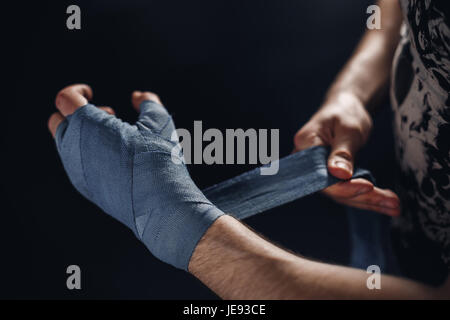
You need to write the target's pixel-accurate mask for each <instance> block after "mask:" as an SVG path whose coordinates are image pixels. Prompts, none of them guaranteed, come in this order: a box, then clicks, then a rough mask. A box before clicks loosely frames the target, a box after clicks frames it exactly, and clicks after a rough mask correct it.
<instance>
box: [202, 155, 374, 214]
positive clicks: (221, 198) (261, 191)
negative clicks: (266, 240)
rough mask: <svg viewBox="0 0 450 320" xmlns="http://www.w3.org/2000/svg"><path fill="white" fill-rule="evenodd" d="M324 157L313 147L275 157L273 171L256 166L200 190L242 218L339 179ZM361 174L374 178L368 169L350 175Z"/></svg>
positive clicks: (357, 170)
mask: <svg viewBox="0 0 450 320" xmlns="http://www.w3.org/2000/svg"><path fill="white" fill-rule="evenodd" d="M327 159H328V149H327V148H325V147H321V146H318V147H312V148H309V149H306V150H303V151H300V152H297V153H294V154H292V155H290V156H287V157H285V158H282V159H280V160H278V161H279V171H278V173H277V174H275V175H261V174H260V170H261V168H257V169H254V170H251V171H248V172H246V173H243V174H241V175H239V176H237V177H234V178H231V179H229V180H226V181H224V182H222V183H219V184H216V185H214V186H211V187H209V188H207V189H205V190H202V191H203V193H204V194H205V196H206V197H207V198H208V199H209V200H210V201H211V202H212V203H213V204H214V205H216V206H217V207H218V208H219V209H220V210H222V211H223V212H225V213H227V214H229V215H232V216H233V217H235V218H237V219H245V218H248V217H250V216H253V215H256V214H258V213H261V212H264V211H267V210H270V209H272V208H275V207H278V206H281V205H283V204H286V203H288V202H291V201H294V200H296V199H300V198H302V197H304V196H307V195H309V194H312V193H315V192H317V191H320V190H323V189H325V188H327V187H329V186H331V185H333V184H335V183H337V182H339V181H341V180H339V179H338V178H336V177H334V176H332V175H330V174H329V173H328V170H327ZM361 177H364V178H366V179H368V180H371V181H374V179H373V177H372V175H371V174H370V172H369V171H367V170H364V169H356V170H355V173H354V175H353V178H361Z"/></svg>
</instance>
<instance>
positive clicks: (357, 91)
mask: <svg viewBox="0 0 450 320" xmlns="http://www.w3.org/2000/svg"><path fill="white" fill-rule="evenodd" d="M378 5H379V7H380V9H381V30H367V31H366V33H365V34H364V36H363V38H362V39H361V41H360V43H359V45H358V46H357V48H356V50H355V52H354V54H353V56H352V57H351V58H350V60H349V61H348V62H347V64H346V65H345V67H344V68H343V69H342V70H341V72H340V73H339V75H338V76H337V78H336V80H335V81H334V83H333V84H332V86H331V87H330V89H329V91H328V94H327V100H328V99H334V98H335V97H336V96H337V95H339V94H342V93H347V94H350V95H352V96H354V97H356V98H357V99H358V100H359V101H360V103H361V104H362V105H364V106H365V107H366V108H368V109H369V110H370V111H372V110H373V109H374V108H375V107H376V106H377V104H378V102H379V100H380V98H382V97H383V95H384V93H385V89H386V88H387V84H388V79H389V76H390V72H391V68H392V60H393V57H394V53H395V49H396V48H397V44H398V41H399V37H400V36H399V33H400V26H401V24H402V15H401V9H400V5H399V3H398V1H397V0H380V1H379V2H378Z"/></svg>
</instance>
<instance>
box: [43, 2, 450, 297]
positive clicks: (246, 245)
mask: <svg viewBox="0 0 450 320" xmlns="http://www.w3.org/2000/svg"><path fill="white" fill-rule="evenodd" d="M425 3H426V5H424V6H422V5H419V4H418V2H416V1H412V0H411V1H403V3H402V4H403V10H407V11H406V13H407V14H406V15H405V16H406V17H417V14H412V13H411V12H410V11H411V10H412V11H414V10H417V12H421V11H420V10H433V12H441V11H438V9H437V8H436V7H434V4H435V3H433V1H431V2H430V1H425ZM436 3H440V2H438V1H436ZM379 5H380V7H381V9H382V12H383V13H384V14H383V16H384V18H383V29H382V31H376V30H371V31H367V32H366V34H365V35H364V37H363V39H362V41H361V43H360V45H359V47H358V49H357V50H356V52H355V54H354V55H353V57H352V58H351V60H350V61H349V63H348V64H347V65H346V67H345V68H344V69H343V71H342V72H341V73H340V75H339V76H338V78H337V80H336V81H335V83H334V84H333V85H332V87H331V89H330V91H329V93H328V95H327V98H326V99H325V103H324V105H323V106H322V107H321V108H320V109H319V111H318V112H317V113H316V114H315V115H314V116H313V117H312V119H311V120H310V121H309V122H308V123H307V124H306V125H305V126H304V127H303V128H302V129H301V130H300V131H299V132H298V133H297V135H296V136H295V138H294V144H295V150H303V149H306V148H308V147H310V146H313V145H329V146H331V149H332V151H331V154H330V157H329V161H328V169H329V171H330V173H331V174H333V175H335V176H337V177H338V178H341V179H349V178H351V175H352V170H353V163H354V158H355V155H356V152H357V150H358V149H359V148H360V147H361V146H362V145H363V144H364V142H365V141H366V139H367V137H368V135H369V132H370V128H371V126H372V121H371V118H370V113H369V112H370V111H371V110H373V109H372V108H373V106H375V105H376V103H375V102H376V100H378V98H379V94H380V92H381V91H382V88H383V87H384V86H385V84H386V82H387V81H388V79H389V73H390V71H389V70H390V68H391V65H392V61H393V58H394V51H395V47H396V46H397V43H399V37H398V35H397V34H398V31H399V29H400V26H401V14H400V8H399V7H398V3H397V2H396V1H391V0H381V1H380V2H379ZM408 12H409V13H408ZM422 12H423V11H422ZM438 20H439V19H438ZM439 21H442V20H439ZM422 25H423V23H422ZM426 25H427V26H431V27H433V26H434V27H436V25H438V27H437V29H438V30H439V31H440V32H443V31H445V30H448V28H447V29H445V28H443V27H442V26H440V25H439V23H437V24H436V23H430V24H426ZM410 28H411V27H410ZM410 36H411V33H410ZM433 39H435V38H433ZM440 39H444V37H443V36H442V37H440ZM445 39H447V40H448V36H447V38H445ZM429 40H431V39H429ZM447 45H448V44H447ZM406 46H409V48H410V50H411V48H414V47H413V44H412V41H411V42H408V41H407V38H406V35H405V36H404V38H402V39H401V41H400V48H401V49H399V50H400V51H397V54H396V59H395V60H396V62H394V66H395V67H394V68H395V69H398V65H399V64H401V63H400V62H398V61H399V60H400V59H401V57H403V55H401V54H399V52H404V49H403V48H404V47H406ZM447 48H448V47H447ZM417 51H419V50H417ZM437 51H439V50H437V49H436V55H437ZM426 52H427V54H428V58H429V59H431V60H432V61H436V60H433V59H437V58H436V56H431V53H430V50H427V51H426ZM446 57H447V58H448V52H447V56H446ZM437 61H438V62H439V64H436V63H435V64H434V65H433V67H429V68H434V69H432V71H431V72H433V74H434V72H437V73H439V74H441V77H439V80H442V78H443V79H447V80H448V79H449V78H448V70H449V69H448V64H445V63H443V62H445V61H447V62H448V59H447V60H445V57H443V56H442V55H441V56H440V59H437ZM411 63H418V62H417V61H415V60H414V61H411ZM403 64H404V63H403ZM436 65H437V67H436ZM422 67H423V66H422ZM430 70H431V69H425V71H428V72H430ZM422 71H424V70H419V71H417V74H418V75H417V78H418V79H417V80H415V77H413V80H411V86H412V84H413V83H415V81H417V82H418V81H419V80H420V81H422V82H423V75H422V74H420V72H422ZM397 72H400V70H399V69H398V70H397ZM442 74H446V77H447V78H445V77H442ZM396 78H398V77H394V79H396ZM436 78H438V77H437V76H435V78H431V80H432V79H436ZM431 80H430V81H431ZM438 83H440V82H438ZM433 86H436V83H434V82H430V83H428V84H427V83H422V84H421V86H417V88H419V87H421V88H422V89H423V88H425V87H427V89H426V90H429V91H428V94H429V95H428V97H429V98H427V99H428V100H427V101H428V102H429V103H428V105H427V107H428V106H429V107H430V108H436V109H438V110H439V108H441V109H444V110H445V108H446V110H447V114H448V108H449V107H448V104H447V105H445V101H444V102H442V100H438V98H441V97H440V96H439V95H436V94H435V91H438V90H436V88H435V87H433ZM395 87H397V86H395ZM433 88H434V89H433ZM411 90H414V89H411ZM424 90H425V89H424ZM447 94H448V91H447ZM395 95H396V96H398V94H395ZM91 96H92V91H91V89H90V88H89V87H88V86H86V85H74V86H70V87H67V88H65V89H63V90H62V91H60V93H59V94H58V95H57V99H56V106H57V108H58V110H59V111H58V112H56V113H54V114H53V115H52V116H51V117H50V119H49V122H48V126H49V130H50V131H51V133H52V134H53V136H55V134H57V129H58V126H59V125H60V124H61V123H62V122H64V121H65V118H66V117H68V116H71V115H73V114H74V112H76V110H78V109H79V108H81V107H83V106H85V105H86V104H87V102H88V100H89V99H90V97H91ZM447 99H448V98H447ZM148 100H150V101H155V102H156V103H158V104H161V101H160V100H159V97H158V96H156V95H155V94H153V93H150V92H138V91H137V92H134V93H133V96H132V102H133V106H134V107H135V108H136V109H139V106H140V105H141V103H142V102H143V101H148ZM405 100H406V101H405ZM439 101H440V102H441V103H442V104H441V105H440V104H439ZM396 102H397V103H398V104H394V108H395V107H398V108H399V109H402V112H403V111H404V110H403V109H404V108H408V107H409V104H410V103H413V107H415V108H417V107H419V105H420V103H421V102H423V100H422V101H416V100H414V99H413V98H411V99H410V100H408V97H406V98H405V97H404V99H403V100H401V101H397V100H396ZM447 102H448V101H447ZM432 103H433V104H432ZM436 105H437V107H436ZM102 109H103V110H104V111H106V112H107V113H110V114H114V111H113V110H112V109H111V108H107V107H102ZM436 109H435V110H436ZM398 112H400V111H398ZM443 113H444V114H445V111H444V112H443ZM429 114H430V116H434V115H436V114H439V113H437V112H436V113H433V112H429ZM396 117H397V115H396ZM400 119H401V122H400V125H401V123H403V121H404V120H403V116H400ZM438 120H440V119H438ZM428 122H430V123H429V124H428V128H429V129H430V130H431V132H426V128H421V129H420V130H419V131H418V133H422V132H425V133H424V135H425V136H426V138H427V139H436V138H437V137H438V136H439V135H438V134H437V135H435V136H434V137H433V136H432V135H433V134H435V133H436V131H434V130H432V129H433V126H436V125H437V126H438V128H440V125H441V126H445V125H446V124H447V125H448V122H447V123H445V122H444V123H441V124H440V125H439V122H438V121H435V122H433V121H431V119H428ZM409 127H413V126H409ZM413 129H414V128H413ZM413 129H409V128H403V130H413ZM438 132H439V131H438ZM444 132H445V131H444ZM396 138H397V139H398V141H399V142H398V143H400V144H401V145H405V144H407V141H404V140H401V139H402V138H404V136H402V135H400V134H397V135H396ZM439 139H442V138H439ZM421 141H423V140H421ZM437 146H439V145H436V147H437ZM444 147H445V145H444ZM414 150H415V149H412V150H406V148H405V149H403V151H402V153H401V154H400V155H399V156H400V159H403V158H402V156H405V152H412V151H414ZM441 151H442V150H441ZM445 151H447V154H445ZM439 154H441V155H442V154H443V157H441V158H439V157H438V155H439ZM424 155H425V156H428V158H427V159H426V163H427V167H430V168H431V169H433V168H436V165H428V162H429V161H431V162H436V163H437V164H440V163H441V162H444V163H445V161H446V163H447V167H446V170H447V171H445V170H444V172H443V174H444V177H445V174H446V175H447V178H448V174H449V171H448V149H447V150H445V149H444V150H443V152H441V153H432V152H430V153H429V154H427V153H424V154H421V156H424ZM445 157H446V158H445ZM414 160H416V158H413V159H409V158H408V159H407V160H403V162H402V164H405V165H408V164H409V166H413V165H414V164H415V163H414ZM408 161H409V162H408ZM418 165H421V164H420V163H419V164H418ZM422 166H423V164H422ZM433 177H434V176H430V179H434V180H431V184H432V185H433V186H434V185H437V184H438V183H440V188H441V189H444V191H445V190H446V189H445V184H444V187H442V177H441V180H440V181H436V179H435V178H433ZM186 178H189V177H186ZM423 178H424V176H423V174H422V175H417V177H416V179H423ZM410 181H411V180H408V182H410ZM444 182H445V180H444ZM447 183H448V182H447ZM405 186H406V187H408V185H405ZM409 187H410V186H409ZM436 189H438V188H436ZM414 191H416V192H423V193H424V195H428V194H427V193H426V192H424V191H425V190H423V189H422V188H419V189H417V190H414ZM159 192H164V190H162V191H161V190H160V191H159ZM324 192H325V193H326V194H327V195H329V196H330V197H332V198H333V199H335V200H336V201H338V202H341V203H344V204H346V205H348V206H353V207H357V208H362V209H369V210H372V211H378V212H381V213H386V214H389V215H393V216H396V215H398V214H399V213H400V202H399V198H398V197H397V195H396V194H395V193H393V192H392V191H390V190H382V189H379V188H377V187H374V186H373V185H372V184H371V183H370V182H369V181H366V180H362V179H354V180H348V181H344V182H341V183H338V184H336V185H334V186H332V187H330V188H328V189H326V190H325V191H324ZM437 192H438V194H437V195H436V196H435V198H434V199H441V200H440V201H434V203H435V204H437V205H435V207H432V209H433V210H439V208H440V207H439V206H443V208H447V211H445V212H443V215H444V216H445V214H446V218H447V221H448V219H449V216H448V212H449V211H448V201H449V199H448V197H445V194H443V193H442V192H441V191H439V190H438V191H437ZM407 195H409V193H407ZM401 196H403V194H402V193H401ZM418 197H419V196H417V195H416V197H415V198H414V199H418ZM439 197H440V198H439ZM402 203H403V202H402ZM417 207H418V206H411V207H410V206H409V204H408V205H406V206H405V205H404V208H403V209H405V208H406V209H409V210H411V208H417ZM426 212H428V211H426V210H424V211H422V212H421V213H419V212H417V211H415V212H414V211H411V213H410V215H407V216H406V217H404V218H403V219H408V217H410V216H411V215H413V214H415V215H416V217H417V215H420V214H425V213H426ZM433 213H435V214H437V213H442V212H436V211H433ZM428 225H429V224H426V223H425V224H422V225H416V226H415V227H420V226H422V228H423V227H427V226H428ZM435 229H436V228H434V229H433V228H431V230H435ZM439 230H440V232H441V233H439V234H437V235H436V238H435V239H440V240H442V239H445V238H443V237H441V236H439V235H441V234H442V230H443V229H442V228H441V229H439ZM422 231H423V232H424V234H426V235H427V236H428V237H430V233H429V232H425V231H424V230H422ZM444 231H445V228H444ZM448 231H449V230H448V229H447V235H448ZM431 234H432V233H431ZM405 239H407V238H405ZM443 244H445V243H443ZM441 253H442V256H443V257H445V250H442V252H441ZM419 258H420V257H419ZM188 270H189V272H191V273H192V274H193V275H194V276H196V277H197V278H198V279H199V280H200V281H202V282H203V283H204V284H205V285H206V286H208V287H209V288H210V289H211V290H213V291H214V292H216V293H217V294H218V295H219V296H220V297H222V298H226V299H308V298H312V299H361V298H363V299H364V298H368V299H370V298H380V299H433V298H438V299H449V298H450V280H446V281H443V282H442V283H440V284H439V285H437V286H431V285H427V284H423V283H421V282H419V281H413V280H410V279H407V278H405V277H396V276H390V275H384V274H383V275H382V280H381V283H382V288H381V290H369V289H368V288H367V285H366V280H367V273H366V272H365V271H364V270H360V269H356V268H351V267H345V266H336V265H330V264H326V263H321V262H317V261H312V260H309V259H306V258H304V257H301V256H297V255H294V254H292V253H290V252H288V251H287V250H284V249H282V248H280V247H277V246H276V245H274V244H272V243H270V241H268V240H266V239H263V238H262V237H261V236H259V235H258V234H257V233H255V232H254V231H252V230H250V229H249V228H248V227H246V226H245V225H244V224H243V223H241V222H239V221H237V220H236V219H234V218H232V217H231V216H229V215H226V214H225V215H221V216H219V217H218V218H217V219H216V220H215V221H214V222H213V223H212V224H211V226H210V227H209V228H208V229H207V231H206V232H205V234H204V235H203V236H202V238H201V240H200V241H199V242H198V244H197V245H196V247H195V250H194V252H193V254H192V256H191V258H190V260H189V265H188Z"/></svg>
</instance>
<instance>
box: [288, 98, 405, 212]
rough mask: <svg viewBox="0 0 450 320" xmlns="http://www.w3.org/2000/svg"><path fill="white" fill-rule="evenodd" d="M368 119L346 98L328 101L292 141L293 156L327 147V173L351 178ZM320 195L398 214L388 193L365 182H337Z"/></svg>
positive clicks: (397, 204) (355, 102)
mask: <svg viewBox="0 0 450 320" xmlns="http://www.w3.org/2000/svg"><path fill="white" fill-rule="evenodd" d="M371 129H372V119H371V117H370V115H369V113H368V112H367V110H366V109H365V108H364V106H363V105H362V104H361V103H360V102H359V100H358V99H357V98H355V97H353V96H352V95H350V94H341V95H339V96H338V97H336V98H334V99H332V100H329V101H328V102H327V103H326V104H325V105H324V106H323V107H322V108H321V109H320V110H319V111H318V112H317V113H316V114H314V116H313V117H312V118H311V119H310V120H309V121H308V122H307V123H306V124H305V125H304V126H303V128H301V129H300V130H299V131H298V132H297V134H296V135H295V137H294V152H297V151H300V150H303V149H307V148H309V147H312V146H317V145H324V146H330V147H331V152H330V156H329V158H328V170H329V172H330V173H331V174H332V175H333V176H335V177H337V178H340V179H344V180H347V179H350V178H351V177H352V175H353V168H354V160H355V155H356V153H357V151H358V150H359V148H361V147H362V146H363V145H364V144H365V143H366V141H367V138H368V137H369V134H370V131H371ZM323 192H324V193H325V194H326V195H328V196H329V197H331V198H332V199H334V200H335V201H337V202H339V203H341V204H344V205H348V206H352V207H356V208H359V209H364V210H371V211H376V212H380V213H384V214H387V215H391V216H396V215H399V214H400V200H399V198H398V197H397V195H396V194H395V193H394V192H392V191H391V190H387V189H380V188H377V187H374V185H373V184H372V183H371V182H370V181H368V180H365V179H352V180H348V181H343V182H339V183H337V184H335V185H333V186H331V187H329V188H327V189H325V190H323Z"/></svg>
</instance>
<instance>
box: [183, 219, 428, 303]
mask: <svg viewBox="0 0 450 320" xmlns="http://www.w3.org/2000/svg"><path fill="white" fill-rule="evenodd" d="M189 271H190V272H191V273H192V274H193V275H195V276H196V277H197V278H198V279H200V280H201V281H202V282H203V283H204V284H205V285H207V286H208V287H209V288H210V289H211V290H213V291H214V292H216V293H217V294H218V295H219V296H220V297H222V298H225V299H423V298H433V297H435V296H436V294H437V291H436V289H434V288H430V287H427V286H425V285H422V284H418V283H415V282H413V281H409V280H405V279H400V278H396V277H391V276H382V278H381V284H382V287H381V290H369V289H368V288H367V286H366V281H367V278H368V276H369V275H368V274H367V273H366V272H364V271H363V270H357V269H352V268H347V267H340V266H334V265H329V264H324V263H319V262H314V261H310V260H307V259H304V258H302V257H298V256H295V255H294V254H291V253H289V252H287V251H285V250H282V249H280V248H278V247H276V246H275V245H273V244H271V243H270V242H268V241H266V240H264V239H263V238H261V237H260V236H258V235H257V234H256V233H254V232H253V231H251V230H250V229H248V228H247V227H246V226H244V225H243V224H242V223H240V222H239V221H237V220H235V219H234V218H232V217H230V216H223V217H221V218H219V219H218V220H217V221H216V222H215V223H214V224H213V225H212V227H211V228H210V229H209V230H208V231H207V233H206V234H205V235H204V237H203V238H202V240H201V241H200V243H199V244H198V246H197V248H196V249H195V252H194V254H193V256H192V258H191V261H190V264H189Z"/></svg>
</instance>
